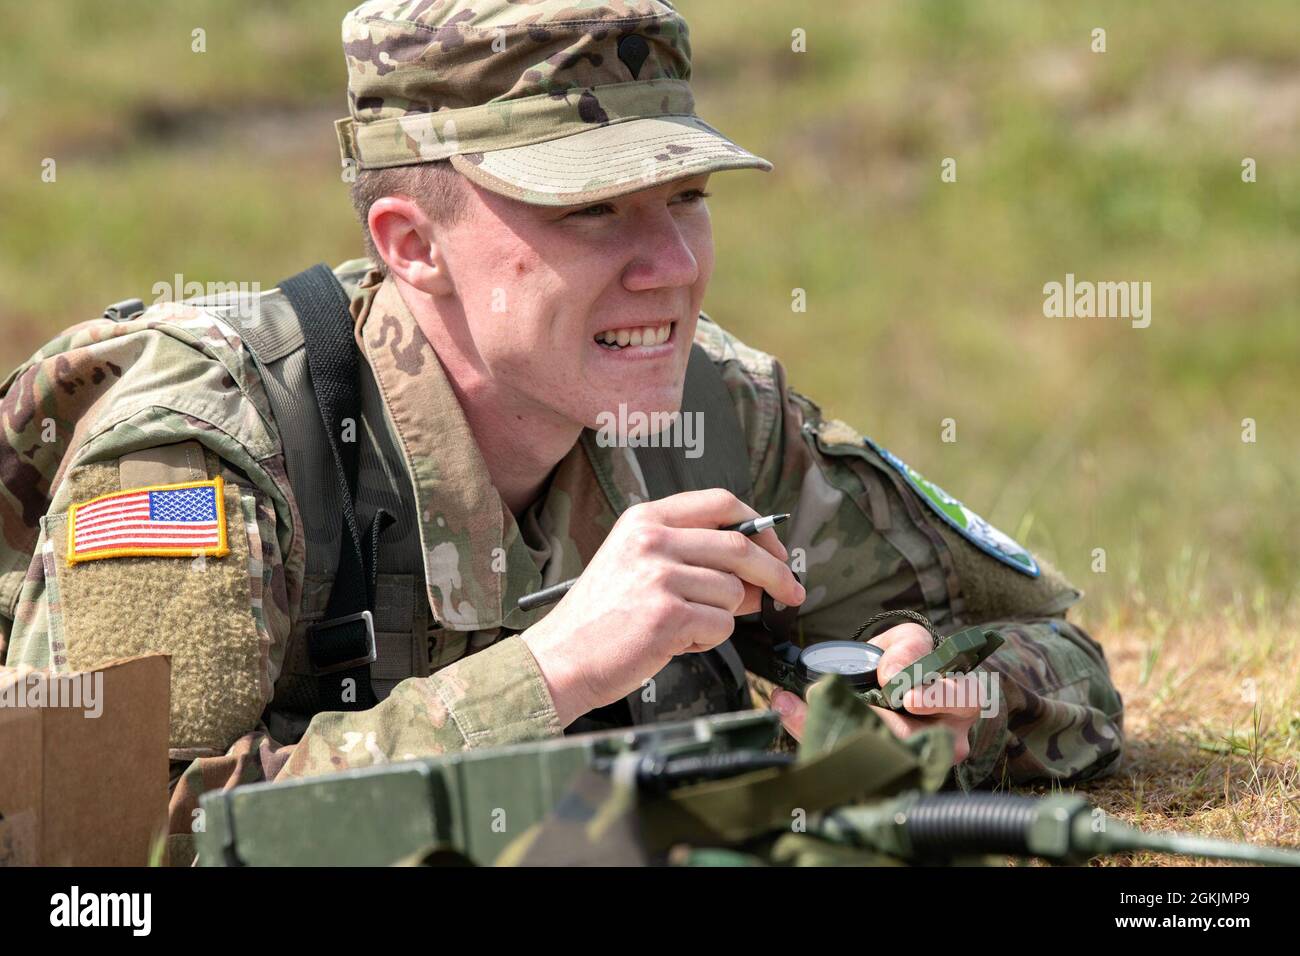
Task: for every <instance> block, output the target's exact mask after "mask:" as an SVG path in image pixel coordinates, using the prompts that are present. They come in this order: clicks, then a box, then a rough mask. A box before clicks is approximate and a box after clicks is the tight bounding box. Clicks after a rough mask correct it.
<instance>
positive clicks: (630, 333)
mask: <svg viewBox="0 0 1300 956" xmlns="http://www.w3.org/2000/svg"><path fill="white" fill-rule="evenodd" d="M672 333H673V326H672V323H671V322H668V323H665V324H664V325H646V326H642V327H641V328H639V329H618V330H614V329H610V330H608V331H605V332H597V333H596V335H595V339H596V341H597V342H601V343H604V344H605V345H608V346H610V347H611V348H626V347H627V346H629V345H646V346H649V345H662V344H663V343H664V342H667V341H668V337H669V336H670V335H672Z"/></svg>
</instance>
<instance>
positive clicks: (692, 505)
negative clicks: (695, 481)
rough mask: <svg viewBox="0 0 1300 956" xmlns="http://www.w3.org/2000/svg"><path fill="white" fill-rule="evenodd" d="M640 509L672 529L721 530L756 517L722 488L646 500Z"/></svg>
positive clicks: (753, 511)
mask: <svg viewBox="0 0 1300 956" xmlns="http://www.w3.org/2000/svg"><path fill="white" fill-rule="evenodd" d="M640 507H641V508H642V509H643V510H644V511H645V512H646V513H647V514H649V515H651V516H653V517H654V518H655V519H656V520H658V521H661V522H663V523H664V524H666V525H668V526H669V527H673V528H721V527H725V526H726V525H729V524H739V523H740V522H742V521H744V520H746V519H747V518H757V517H758V516H759V515H758V512H757V511H755V510H754V509H753V508H751V507H750V506H749V505H747V504H745V503H744V502H743V501H741V500H740V499H739V498H737V497H736V496H735V495H733V494H732V493H731V492H730V491H726V490H724V489H722V488H706V489H705V490H703V491H683V492H682V493H681V494H676V495H669V496H668V497H667V498H660V499H658V500H656V501H648V502H646V503H645V504H643V505H641V506H640Z"/></svg>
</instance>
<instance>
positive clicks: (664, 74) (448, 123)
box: [335, 0, 772, 206]
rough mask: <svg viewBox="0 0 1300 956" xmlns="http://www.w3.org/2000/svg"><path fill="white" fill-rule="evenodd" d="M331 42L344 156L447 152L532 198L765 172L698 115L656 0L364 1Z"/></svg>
mask: <svg viewBox="0 0 1300 956" xmlns="http://www.w3.org/2000/svg"><path fill="white" fill-rule="evenodd" d="M343 50H344V54H345V56H346V59H347V65H348V105H349V109H350V112H351V115H350V116H348V117H345V118H344V119H341V120H338V121H337V122H336V123H335V127H336V130H337V132H338V138H339V148H340V151H341V152H342V156H343V162H344V165H349V164H351V165H353V166H354V167H356V168H360V169H382V168H385V167H390V166H406V165H412V164H416V163H424V162H430V161H433V160H440V159H450V160H451V162H452V164H453V165H454V166H455V167H456V169H458V170H459V171H460V172H461V173H462V174H463V175H464V176H466V177H468V178H469V179H471V180H472V181H474V182H475V183H477V184H478V185H480V186H482V187H483V188H485V189H489V190H491V191H493V192H496V193H500V194H502V195H505V196H509V197H511V198H513V199H518V200H521V201H523V202H528V203H534V204H538V205H544V206H560V205H571V204H578V203H587V202H598V201H600V200H602V199H609V198H611V197H614V196H619V195H622V194H624V193H629V192H633V191H636V190H638V189H645V188H647V187H649V186H654V185H657V184H659V183H664V182H668V181H670V180H674V179H680V178H682V177H684V176H693V175H696V174H698V173H705V172H716V171H719V170H723V169H743V168H752V169H762V170H769V169H771V168H772V164H771V163H769V162H768V161H767V160H765V159H762V158H760V157H758V156H755V155H753V154H752V153H749V152H746V151H745V150H743V149H741V148H740V147H739V146H737V145H736V144H735V143H733V142H732V141H731V140H729V139H727V137H725V136H723V135H722V134H721V133H719V132H718V131H717V130H716V129H714V128H713V127H712V126H710V125H708V124H707V123H705V122H704V121H703V120H701V119H700V118H699V117H698V116H696V115H695V101H694V98H693V96H692V95H691V88H690V84H689V80H690V75H691V47H690V40H689V37H688V31H687V27H686V21H685V20H683V19H682V17H681V15H680V14H678V13H677V11H676V10H675V9H674V8H673V6H672V4H671V3H668V2H666V0H370V2H368V3H363V4H362V5H361V6H359V7H357V8H356V9H355V10H353V11H352V12H351V13H349V14H348V15H347V16H346V17H344V19H343Z"/></svg>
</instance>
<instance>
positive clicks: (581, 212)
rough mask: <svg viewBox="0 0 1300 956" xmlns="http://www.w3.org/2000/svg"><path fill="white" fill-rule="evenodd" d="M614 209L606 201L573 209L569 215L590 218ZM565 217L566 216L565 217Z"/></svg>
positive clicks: (595, 217)
mask: <svg viewBox="0 0 1300 956" xmlns="http://www.w3.org/2000/svg"><path fill="white" fill-rule="evenodd" d="M613 211H614V207H613V206H611V205H610V204H609V203H607V202H602V203H596V204H595V205H594V206H587V207H586V208H585V209H575V210H574V211H573V212H571V213H569V215H570V216H584V217H590V218H592V219H599V218H600V217H601V216H603V215H605V214H606V213H610V212H613ZM566 218H567V217H566Z"/></svg>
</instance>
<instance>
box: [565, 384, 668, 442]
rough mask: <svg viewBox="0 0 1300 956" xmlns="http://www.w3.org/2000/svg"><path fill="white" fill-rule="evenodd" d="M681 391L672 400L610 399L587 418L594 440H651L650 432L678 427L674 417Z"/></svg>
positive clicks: (655, 432)
mask: <svg viewBox="0 0 1300 956" xmlns="http://www.w3.org/2000/svg"><path fill="white" fill-rule="evenodd" d="M680 398H681V396H680V395H676V396H674V397H673V400H672V401H662V402H637V401H628V400H626V399H623V400H619V401H616V402H612V403H610V404H609V405H606V406H604V407H602V408H600V409H599V410H597V411H596V413H595V414H594V415H593V416H592V417H591V419H590V420H589V421H588V422H587V427H588V428H590V429H592V430H593V431H595V432H596V440H597V444H599V445H602V446H610V445H619V446H622V445H631V446H632V447H637V446H640V445H645V444H650V443H651V439H652V438H653V436H656V435H660V434H662V433H666V432H668V431H670V430H671V429H673V428H674V427H679V426H678V424H677V419H679V418H680V417H681V416H680V415H678V409H679V408H680V404H681V402H680Z"/></svg>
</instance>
